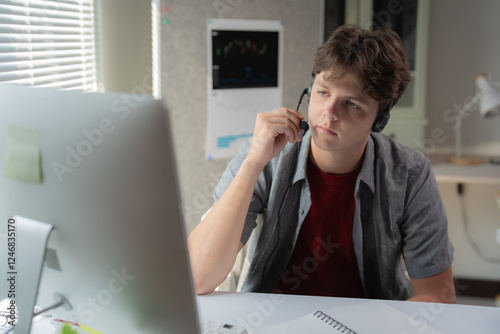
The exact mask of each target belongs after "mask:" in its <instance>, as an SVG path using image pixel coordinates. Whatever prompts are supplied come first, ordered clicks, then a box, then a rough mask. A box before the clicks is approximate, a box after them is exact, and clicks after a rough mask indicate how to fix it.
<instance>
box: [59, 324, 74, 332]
mask: <svg viewBox="0 0 500 334" xmlns="http://www.w3.org/2000/svg"><path fill="white" fill-rule="evenodd" d="M61 334H78V332H77V330H76V329H73V328H72V327H71V326H70V325H68V324H64V326H63V327H62V328H61Z"/></svg>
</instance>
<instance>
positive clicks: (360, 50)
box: [312, 25, 411, 110]
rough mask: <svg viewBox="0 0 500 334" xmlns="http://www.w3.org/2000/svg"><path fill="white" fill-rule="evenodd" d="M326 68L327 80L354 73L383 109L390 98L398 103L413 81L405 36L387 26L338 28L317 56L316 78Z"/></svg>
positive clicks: (314, 69)
mask: <svg viewBox="0 0 500 334" xmlns="http://www.w3.org/2000/svg"><path fill="white" fill-rule="evenodd" d="M323 71H324V72H325V76H324V78H325V80H327V81H334V80H336V79H338V78H340V77H342V76H343V75H345V74H352V75H354V77H355V78H356V79H357V80H358V82H359V84H360V85H361V86H362V89H363V91H364V92H365V93H366V94H367V95H368V96H370V97H372V98H373V99H374V100H375V101H377V102H379V105H380V109H381V110H382V109H383V108H385V106H386V105H387V104H388V103H389V101H390V100H394V103H396V102H397V101H398V100H399V98H400V97H401V95H403V93H404V92H405V90H406V88H407V87H408V84H409V83H410V80H411V76H410V70H409V69H408V63H407V60H406V55H405V52H404V48H403V43H402V42H401V38H399V36H398V35H397V34H396V33H395V32H394V31H392V30H390V29H387V28H377V29H375V30H366V29H362V28H360V27H358V26H355V25H344V26H340V27H339V28H337V29H336V30H335V31H334V32H333V34H332V35H331V36H330V37H329V38H328V40H327V41H326V42H325V44H323V45H322V46H321V47H319V48H318V50H317V52H316V56H315V58H314V67H313V72H312V75H313V78H314V77H316V75H318V74H319V73H321V72H323Z"/></svg>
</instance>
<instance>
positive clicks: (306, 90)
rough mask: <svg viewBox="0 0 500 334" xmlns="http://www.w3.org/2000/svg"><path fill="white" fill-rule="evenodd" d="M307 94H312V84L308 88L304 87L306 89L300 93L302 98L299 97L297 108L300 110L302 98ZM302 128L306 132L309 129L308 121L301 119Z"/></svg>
mask: <svg viewBox="0 0 500 334" xmlns="http://www.w3.org/2000/svg"><path fill="white" fill-rule="evenodd" d="M306 94H307V96H310V95H311V86H309V87H308V88H304V90H303V91H302V94H300V98H299V103H298V104H297V108H296V109H295V110H297V111H298V110H299V107H300V104H301V103H302V99H303V98H304V95H306ZM300 128H301V129H302V130H304V132H306V131H307V130H309V124H307V122H306V121H300Z"/></svg>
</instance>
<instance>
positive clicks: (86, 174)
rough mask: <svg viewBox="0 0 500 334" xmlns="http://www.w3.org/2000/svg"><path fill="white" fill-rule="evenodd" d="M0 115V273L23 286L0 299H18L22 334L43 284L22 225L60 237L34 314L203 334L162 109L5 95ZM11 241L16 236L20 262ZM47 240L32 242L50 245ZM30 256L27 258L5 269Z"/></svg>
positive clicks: (104, 99) (100, 325)
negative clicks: (61, 302)
mask: <svg viewBox="0 0 500 334" xmlns="http://www.w3.org/2000/svg"><path fill="white" fill-rule="evenodd" d="M0 105H1V107H0V219H1V222H0V228H1V231H2V237H3V241H4V242H3V245H2V250H1V254H0V256H1V261H2V263H0V266H1V268H2V269H5V273H7V272H12V273H13V274H12V275H11V276H12V278H13V282H14V283H15V284H14V285H11V283H12V282H9V281H7V280H6V279H4V278H2V279H1V280H0V281H1V283H0V284H2V285H1V286H0V288H1V291H0V293H1V294H0V297H7V292H8V291H9V290H12V288H13V289H14V290H13V292H14V296H13V297H14V298H12V297H10V298H12V299H14V300H15V299H17V300H15V301H16V303H17V307H18V311H19V321H18V323H17V325H16V328H15V333H16V334H24V333H28V332H29V330H30V326H31V321H30V320H27V319H26V318H30V316H31V312H32V310H33V309H32V308H31V310H30V309H26V302H25V300H26V298H27V300H30V298H32V297H33V296H26V294H27V292H28V291H30V289H32V288H33V285H38V284H37V282H35V279H34V276H36V273H35V275H34V276H33V277H32V276H31V275H32V274H33V273H28V272H29V271H30V270H31V269H26V267H30V268H33V267H35V268H36V262H37V261H39V260H38V259H40V258H42V257H43V256H41V254H43V253H40V251H39V250H37V248H36V247H37V246H36V244H35V243H31V242H30V244H29V245H27V244H26V243H27V239H26V238H27V237H25V235H27V233H28V232H22V231H26V229H28V230H29V229H30V228H31V227H29V226H31V225H29V224H26V225H23V228H20V226H19V225H18V226H15V224H20V221H22V222H24V223H31V222H33V221H34V222H42V223H41V224H42V225H41V226H50V225H52V226H53V230H52V232H51V233H50V234H49V235H50V236H49V239H48V245H47V247H46V254H45V264H44V265H43V269H42V270H41V281H40V284H39V286H36V287H35V291H36V290H38V295H37V296H36V305H37V306H38V307H40V308H46V307H49V306H51V305H54V303H55V302H56V301H58V300H60V299H61V298H64V299H65V300H67V302H68V303H69V304H70V305H71V307H72V309H71V310H68V309H67V305H66V304H65V305H63V306H61V307H57V308H55V309H52V310H50V311H48V312H47V313H50V314H51V315H52V316H53V317H58V318H61V319H63V320H67V321H72V322H76V323H80V324H83V325H85V326H88V327H89V328H93V329H94V330H97V331H100V332H103V333H106V334H114V333H116V334H122V333H144V334H149V333H155V334H157V333H190V334H191V333H198V331H199V325H198V323H197V321H192V320H193V319H197V314H196V313H197V310H196V304H195V296H194V293H193V286H192V279H191V274H190V268H189V261H188V256H187V247H186V240H185V230H184V224H183V220H182V213H181V205H180V199H179V197H180V196H179V187H178V182H177V177H176V174H177V173H176V164H175V160H174V149H173V144H172V136H171V132H170V123H169V120H168V114H167V113H166V112H165V109H164V107H163V105H162V102H161V101H158V100H154V99H153V98H151V97H149V96H145V95H141V94H131V95H129V94H120V93H105V94H104V93H82V92H76V91H58V90H53V89H49V88H33V87H22V86H9V85H1V86H0ZM13 217H14V218H13ZM26 218H28V219H26ZM9 219H10V220H9ZM13 219H14V220H16V219H17V220H18V221H17V222H13ZM11 223H12V224H11ZM44 223H45V224H50V225H44ZM9 225H11V226H10V227H9ZM26 226H28V227H26ZM9 229H14V234H15V233H17V235H15V237H16V238H15V239H12V240H11V241H12V242H14V243H17V244H14V246H17V247H18V248H15V247H14V248H13V249H12V248H11V249H10V251H12V250H13V251H14V253H9V248H8V247H7V246H8V245H9V246H12V245H13V244H12V243H11V244H9V243H8V242H7V239H8V238H7V232H8V231H9ZM49 230H50V228H49ZM45 231H46V232H47V229H46V230H45ZM42 233H45V232H40V233H39V232H36V231H35V232H33V231H32V234H34V235H35V236H37V235H38V236H39V237H40V238H42V239H43V235H41V234H42ZM47 233H48V232H47ZM37 242H38V241H37ZM41 243H42V244H43V240H42V241H41ZM19 247H22V249H19ZM32 248H33V249H32ZM15 252H17V253H15ZM22 252H23V253H24V254H25V253H27V254H28V255H27V256H26V257H25V258H23V259H19V258H18V259H16V261H17V262H16V263H15V265H14V266H13V267H10V268H8V267H7V265H8V262H9V259H10V260H11V258H12V257H15V256H16V255H21V253H22ZM23 256H24V255H23ZM23 266H24V267H23ZM21 267H22V268H24V269H22V270H21V269H19V270H18V268H21ZM16 270H18V271H16ZM8 278H9V277H8ZM16 284H17V285H16ZM36 288H38V289H36ZM23 292H24V295H23ZM20 299H22V300H20ZM32 299H33V300H34V297H33V298H32ZM27 303H28V304H29V302H27ZM21 304H23V305H21ZM30 307H32V306H30ZM26 315H27V316H26ZM182 319H190V320H191V321H182ZM26 322H28V324H27V325H26Z"/></svg>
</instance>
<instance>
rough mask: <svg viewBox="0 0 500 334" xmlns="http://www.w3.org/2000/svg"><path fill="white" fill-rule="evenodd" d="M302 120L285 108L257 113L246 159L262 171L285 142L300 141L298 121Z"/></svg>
mask: <svg viewBox="0 0 500 334" xmlns="http://www.w3.org/2000/svg"><path fill="white" fill-rule="evenodd" d="M304 118H305V116H304V115H302V114H300V113H299V112H298V111H295V110H292V109H288V108H285V107H283V108H279V109H275V110H272V111H267V112H261V113H259V114H258V115H257V120H256V122H255V129H254V133H253V137H252V144H251V146H250V150H249V152H248V155H247V159H249V160H250V161H252V163H253V164H255V166H256V167H257V168H258V169H263V168H264V166H265V165H266V164H267V163H268V162H269V161H270V160H271V159H272V158H274V157H275V156H277V155H278V153H280V152H281V151H282V150H283V148H284V147H285V145H286V143H287V142H290V143H295V142H297V141H301V139H302V138H301V136H300V132H301V131H302V130H301V128H300V121H301V120H303V119H304Z"/></svg>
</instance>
